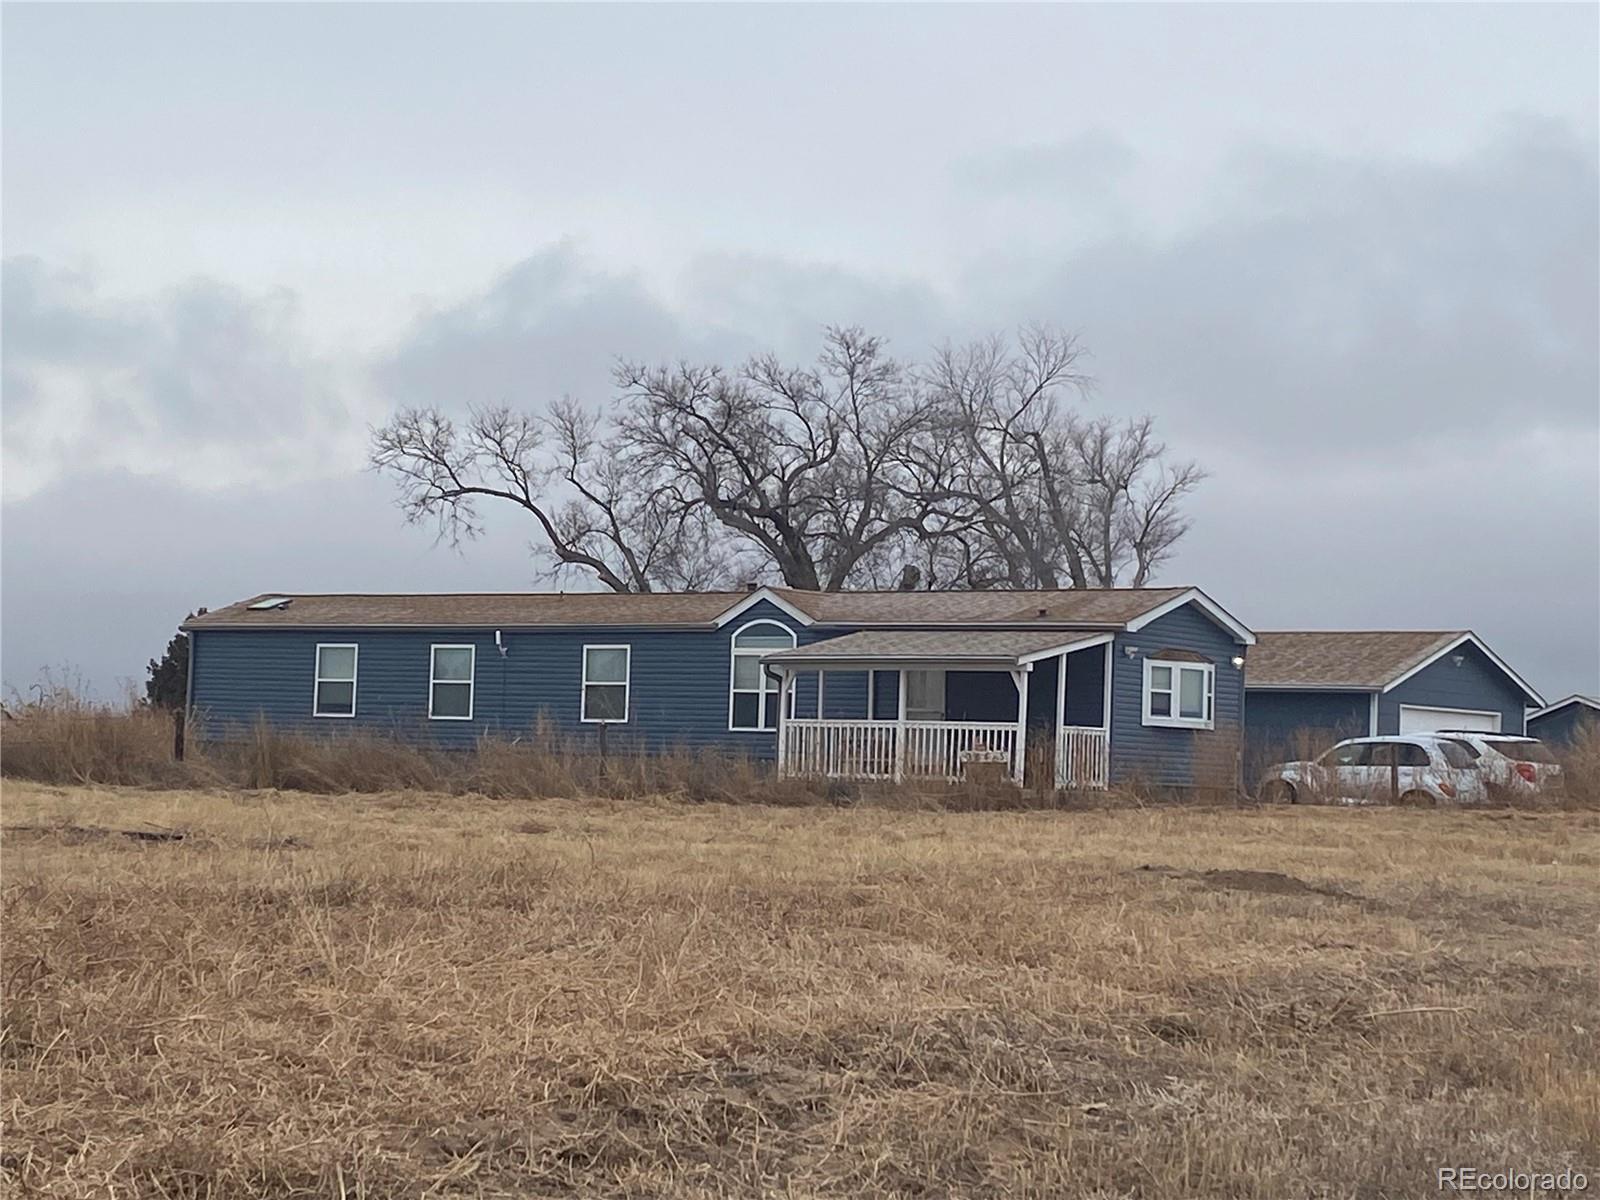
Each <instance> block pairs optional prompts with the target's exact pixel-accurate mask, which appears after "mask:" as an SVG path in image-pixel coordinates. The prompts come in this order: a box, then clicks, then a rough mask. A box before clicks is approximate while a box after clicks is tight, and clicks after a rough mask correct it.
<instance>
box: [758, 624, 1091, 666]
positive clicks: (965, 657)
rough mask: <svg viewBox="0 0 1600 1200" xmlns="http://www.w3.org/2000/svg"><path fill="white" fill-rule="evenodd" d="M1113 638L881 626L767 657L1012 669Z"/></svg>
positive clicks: (810, 662) (1070, 632)
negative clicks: (946, 664) (887, 627)
mask: <svg viewBox="0 0 1600 1200" xmlns="http://www.w3.org/2000/svg"><path fill="white" fill-rule="evenodd" d="M1110 640H1111V634H1109V633H1106V632H1105V631H1104V630H1099V629H1049V630H1046V629H1032V630H1028V629H960V630H953V629H877V630H867V631H865V632H862V633H849V634H846V635H845V636H843V637H836V638H828V639H827V640H825V641H821V642H812V643H811V644H810V645H809V646H799V647H796V648H795V649H793V650H779V651H778V652H776V653H774V654H767V655H764V656H763V657H762V661H763V662H767V663H772V664H775V665H782V666H788V667H797V668H806V667H828V666H854V667H864V666H868V665H875V664H920V663H948V664H951V665H957V664H959V665H961V666H977V667H983V666H988V667H996V668H1006V669H1012V668H1016V667H1021V666H1023V665H1025V664H1027V663H1030V662H1033V661H1035V660H1036V659H1040V658H1053V657H1055V656H1056V655H1057V654H1063V653H1066V652H1068V651H1071V650H1080V649H1084V648H1086V647H1088V646H1096V645H1100V644H1102V643H1105V642H1108V641H1110Z"/></svg>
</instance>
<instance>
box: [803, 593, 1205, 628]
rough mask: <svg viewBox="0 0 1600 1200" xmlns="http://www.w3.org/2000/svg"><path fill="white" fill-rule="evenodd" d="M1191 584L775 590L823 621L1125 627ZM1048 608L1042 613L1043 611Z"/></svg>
mask: <svg viewBox="0 0 1600 1200" xmlns="http://www.w3.org/2000/svg"><path fill="white" fill-rule="evenodd" d="M1188 590H1189V589H1188V588H1181V587H1175V588H1107V589H1098V588H1092V589H1081V590H1080V589H1069V590H1064V591H1028V592H1002V591H993V592H800V591H793V590H791V589H788V588H774V589H773V591H775V592H776V593H778V594H779V595H781V596H782V597H783V598H784V599H785V600H788V601H790V603H792V604H793V605H794V606H795V607H796V608H799V609H801V610H803V611H804V612H806V613H807V614H809V615H810V616H812V617H813V618H815V619H816V620H818V621H824V622H830V621H831V622H839V623H841V624H851V625H855V624H861V625H921V624H926V625H948V624H957V623H961V624H967V623H973V624H979V625H985V624H994V625H1000V624H1008V623H1014V622H1023V623H1026V622H1033V621H1051V622H1055V623H1058V624H1083V625H1121V624H1123V623H1125V622H1127V621H1131V620H1132V619H1133V618H1134V617H1137V616H1138V615H1139V614H1140V613H1144V612H1149V611H1150V610H1151V609H1152V608H1155V607H1156V606H1157V605H1160V604H1165V603H1166V602H1167V601H1168V600H1172V599H1174V598H1175V597H1178V596H1181V595H1183V593H1184V592H1186V591H1188ZM1041 609H1042V610H1044V611H1043V613H1042V614H1041V612H1040V610H1041Z"/></svg>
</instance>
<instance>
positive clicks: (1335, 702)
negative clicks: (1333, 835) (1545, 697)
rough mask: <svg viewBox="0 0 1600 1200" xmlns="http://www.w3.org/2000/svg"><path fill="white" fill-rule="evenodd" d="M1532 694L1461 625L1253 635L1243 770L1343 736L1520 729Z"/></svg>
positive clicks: (1535, 697) (1536, 698) (1302, 752)
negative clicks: (1424, 629) (1432, 628)
mask: <svg viewBox="0 0 1600 1200" xmlns="http://www.w3.org/2000/svg"><path fill="white" fill-rule="evenodd" d="M1542 703H1543V701H1542V700H1541V699H1540V698H1539V693H1538V692H1536V691H1534V690H1533V688H1532V687H1530V686H1529V685H1528V683H1527V682H1526V681H1525V680H1524V679H1523V678H1522V677H1521V676H1520V675H1518V674H1517V673H1516V672H1515V671H1513V670H1512V669H1511V668H1510V667H1509V666H1507V665H1506V663H1505V662H1504V660H1502V659H1501V658H1500V656H1499V655H1497V654H1495V652H1494V651H1493V650H1491V649H1490V648H1489V647H1488V646H1487V645H1486V644H1485V643H1484V642H1483V640H1482V639H1480V638H1479V637H1478V636H1477V635H1476V634H1474V633H1472V632H1471V631H1470V630H1452V631H1449V632H1437V631H1433V632H1417V631H1399V632H1394V631H1379V630H1347V631H1307V632H1289V633H1261V634H1259V635H1258V639H1257V644H1256V646H1255V648H1254V649H1253V650H1252V651H1251V652H1250V664H1249V676H1248V680H1247V682H1246V686H1245V745H1246V760H1247V769H1248V770H1249V771H1250V772H1251V777H1252V778H1254V772H1255V771H1256V770H1257V769H1259V768H1260V767H1261V766H1263V765H1264V764H1265V763H1267V762H1273V761H1278V760H1280V759H1286V758H1287V759H1293V758H1300V757H1303V756H1304V755H1305V754H1306V753H1307V752H1314V751H1318V750H1321V749H1322V748H1324V747H1326V746H1327V745H1330V744H1332V743H1333V742H1335V741H1338V740H1340V739H1342V738H1348V737H1372V736H1377V735H1380V734H1400V733H1425V732H1428V731H1431V730H1436V729H1475V730H1484V731H1493V732H1498V733H1512V734H1521V733H1522V732H1523V730H1524V719H1523V714H1524V712H1525V711H1526V709H1527V706H1528V705H1530V704H1532V705H1535V706H1537V705H1539V704H1542Z"/></svg>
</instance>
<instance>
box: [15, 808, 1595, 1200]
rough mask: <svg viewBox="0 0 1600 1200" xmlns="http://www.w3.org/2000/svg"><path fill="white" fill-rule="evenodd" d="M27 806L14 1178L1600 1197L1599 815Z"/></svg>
mask: <svg viewBox="0 0 1600 1200" xmlns="http://www.w3.org/2000/svg"><path fill="white" fill-rule="evenodd" d="M0 803H3V813H4V825H5V830H6V832H5V834H4V840H3V859H0V867H3V889H4V959H3V978H4V1029H3V1034H0V1068H3V1076H0V1077H3V1080H4V1100H3V1109H0V1116H3V1120H4V1139H3V1140H4V1148H3V1156H0V1168H3V1170H0V1179H3V1190H4V1192H5V1194H7V1195H15V1196H25V1195H49V1196H104V1197H132V1196H150V1197H195V1196H216V1197H249V1196H260V1197H288V1196H340V1197H373V1198H376V1197H401V1196H405V1197H416V1196H424V1195H427V1196H472V1197H510V1196H552V1197H553V1196H597V1197H611V1196H630V1197H664V1198H672V1197H724V1196H725V1197H746V1196H781V1197H948V1196H994V1197H1001V1196H1005V1197H1013V1196H1016V1197H1022V1196H1040V1197H1044V1196H1051V1197H1056V1196H1069V1197H1121V1196H1135V1197H1194V1196H1238V1197H1262V1198H1264V1200H1265V1198H1274V1200H1277V1198H1281V1197H1382V1196H1393V1197H1417V1196H1423V1195H1435V1194H1437V1193H1436V1191H1435V1179H1434V1174H1433V1172H1434V1169H1435V1168H1436V1167H1437V1166H1439V1165H1448V1164H1461V1165H1475V1166H1479V1167H1482V1168H1485V1169H1487V1168H1497V1167H1498V1168H1504V1167H1518V1168H1526V1167H1530V1166H1533V1167H1540V1168H1548V1169H1551V1170H1558V1169H1560V1168H1561V1167H1562V1166H1564V1165H1576V1166H1582V1167H1586V1168H1587V1169H1588V1171H1589V1176H1590V1180H1591V1183H1590V1186H1591V1187H1600V1049H1597V1046H1600V1003H1597V985H1596V972H1595V966H1596V930H1597V923H1600V887H1597V880H1600V813H1595V812H1592V811H1591V812H1582V811H1568V812H1558V811H1545V812H1520V811H1506V810H1499V811H1483V812H1453V811H1433V812H1416V811H1407V810H1394V809H1372V810H1360V811H1350V810H1333V809H1316V808H1311V809H1304V808H1296V809H1249V808H1242V809H1195V808H1189V809H1124V810H1120V811H1079V812H1035V813H952V812H918V811H893V810H891V809H887V808H872V807H867V808H854V809H829V808H773V807H763V806H753V805H752V806H731V805H717V804H706V805H686V804H682V803H676V802H667V801H661V802H651V801H648V800H646V801H616V800H603V799H602V800H589V801H583V802H576V801H561V800H540V801H528V802H512V801H506V800H491V799H485V798H481V797H470V796H468V797H460V796H457V797H447V796H437V795H432V796H430V795H426V794H420V793H395V794H387V795H384V794H378V795H363V796H310V795H304V794H296V793H287V792H271V791H266V792H244V791H232V792H225V791H216V792H206V791H169V792H162V791H141V790H132V789H111V788H72V787H53V786H45V785H42V784H37V783H29V782H21V781H17V780H14V779H12V780H7V781H6V783H5V788H4V795H3V800H0ZM170 830H176V831H182V832H183V834H184V836H183V838H182V840H171V839H167V838H164V837H162V836H159V835H160V834H161V831H170ZM152 835H158V836H152Z"/></svg>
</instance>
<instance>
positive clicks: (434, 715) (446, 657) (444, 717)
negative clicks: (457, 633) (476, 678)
mask: <svg viewBox="0 0 1600 1200" xmlns="http://www.w3.org/2000/svg"><path fill="white" fill-rule="evenodd" d="M477 660H478V650H477V647H475V646H435V647H434V648H433V665H432V667H431V669H430V670H429V674H428V716H429V717H430V718H431V719H433V720H435V721H470V720H472V677H473V673H474V671H475V669H476V667H477Z"/></svg>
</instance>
